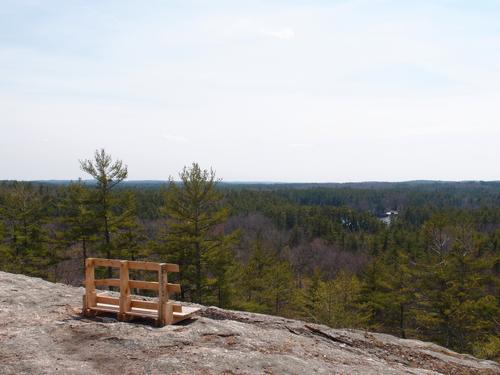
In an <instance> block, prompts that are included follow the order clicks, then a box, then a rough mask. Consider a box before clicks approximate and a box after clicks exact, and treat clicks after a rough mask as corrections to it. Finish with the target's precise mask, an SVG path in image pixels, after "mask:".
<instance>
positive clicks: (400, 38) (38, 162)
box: [0, 0, 500, 182]
mask: <svg viewBox="0 0 500 375" xmlns="http://www.w3.org/2000/svg"><path fill="white" fill-rule="evenodd" d="M98 148H105V150H106V151H107V152H108V153H110V154H111V155H112V156H113V157H114V158H118V159H121V160H123V162H124V163H125V164H127V165H128V170H129V179H132V180H142V179H160V180H164V179H167V178H168V177H169V176H174V177H175V176H177V173H178V172H179V171H180V170H181V169H182V167H183V166H184V165H188V164H190V163H191V162H198V163H199V164H200V165H201V166H202V167H204V168H208V167H213V168H214V169H215V171H216V173H217V175H218V176H219V177H221V178H223V179H224V180H225V181H276V182H347V181H373V180H377V181H404V180H416V179H438V180H500V163H499V162H500V1H497V0H491V1H487V0H474V1H470V0H419V1H410V0H392V1H391V0H330V1H327V0H322V1H319V0H318V1H314V0H309V1H305V0H304V1H300V0H290V1H284V0H276V1H274V0H265V1H263V0H262V1H261V0H253V1H234V0H233V1H217V0H211V1H191V0H182V1H167V0H164V1H155V0H148V1H139V0H137V1H127V0H93V1H92V0H81V1H79V0H72V1H68V0H60V1H56V0H39V1H37V0H0V179H23V180H37V179H76V178H78V177H83V178H87V176H85V174H84V173H83V172H81V171H80V169H79V163H78V160H80V159H85V158H91V157H92V155H93V153H94V150H96V149H98Z"/></svg>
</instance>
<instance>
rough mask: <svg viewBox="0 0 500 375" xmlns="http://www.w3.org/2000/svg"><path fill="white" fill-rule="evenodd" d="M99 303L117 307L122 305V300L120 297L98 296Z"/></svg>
mask: <svg viewBox="0 0 500 375" xmlns="http://www.w3.org/2000/svg"><path fill="white" fill-rule="evenodd" d="M96 301H97V303H104V304H107V305H116V306H118V305H119V304H120V299H119V298H118V297H110V296H102V295H101V296H97V298H96Z"/></svg>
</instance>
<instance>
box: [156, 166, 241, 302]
mask: <svg viewBox="0 0 500 375" xmlns="http://www.w3.org/2000/svg"><path fill="white" fill-rule="evenodd" d="M179 177H180V183H176V182H175V181H174V180H173V179H172V178H171V179H170V182H169V186H168V189H167V191H166V193H165V206H164V210H163V211H164V213H165V214H166V215H167V218H168V222H167V234H166V254H167V258H168V259H169V260H171V261H174V262H177V263H179V265H180V268H181V273H180V276H181V282H182V284H183V291H184V295H183V297H184V298H185V297H186V296H187V295H188V294H189V297H190V299H191V300H192V301H194V302H198V303H202V302H203V301H205V300H206V298H207V297H208V296H209V294H210V292H211V290H210V286H215V289H216V294H217V301H218V304H219V305H222V304H224V305H226V304H227V303H228V301H227V297H228V296H227V295H225V293H226V292H227V288H226V283H227V280H228V279H227V273H228V272H229V270H230V269H231V264H232V259H233V256H234V255H233V252H232V250H231V246H232V244H233V242H234V240H235V236H236V233H231V234H229V235H226V234H224V230H223V227H222V225H223V224H224V223H225V222H226V220H227V217H228V213H229V212H228V209H227V207H225V206H224V204H223V196H222V194H221V193H220V192H219V191H218V190H217V183H218V180H217V179H216V177H215V172H214V171H213V170H210V171H208V170H202V169H201V168H200V166H199V165H198V164H197V163H193V164H192V165H191V167H189V168H188V167H184V169H183V170H182V172H181V173H180V174H179ZM209 278H211V282H210V283H209V282H208V281H209ZM209 284H210V285H209Z"/></svg>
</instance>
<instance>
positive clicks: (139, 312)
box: [127, 310, 158, 320]
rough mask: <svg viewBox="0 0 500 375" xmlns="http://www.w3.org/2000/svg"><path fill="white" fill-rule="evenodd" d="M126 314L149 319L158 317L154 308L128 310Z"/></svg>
mask: <svg viewBox="0 0 500 375" xmlns="http://www.w3.org/2000/svg"><path fill="white" fill-rule="evenodd" d="M127 315H128V316H137V317H140V318H149V319H155V320H156V319H158V314H157V313H156V310H149V311H145V310H130V311H128V312H127Z"/></svg>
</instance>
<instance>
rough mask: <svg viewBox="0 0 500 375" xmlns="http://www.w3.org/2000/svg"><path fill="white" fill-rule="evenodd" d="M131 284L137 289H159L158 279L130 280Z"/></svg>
mask: <svg viewBox="0 0 500 375" xmlns="http://www.w3.org/2000/svg"><path fill="white" fill-rule="evenodd" d="M129 286H130V287H131V288H137V289H148V290H158V282H157V281H142V280H130V281H129Z"/></svg>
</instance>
